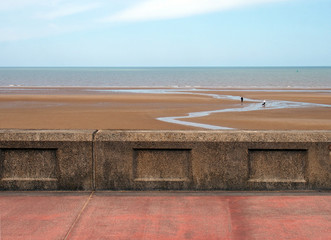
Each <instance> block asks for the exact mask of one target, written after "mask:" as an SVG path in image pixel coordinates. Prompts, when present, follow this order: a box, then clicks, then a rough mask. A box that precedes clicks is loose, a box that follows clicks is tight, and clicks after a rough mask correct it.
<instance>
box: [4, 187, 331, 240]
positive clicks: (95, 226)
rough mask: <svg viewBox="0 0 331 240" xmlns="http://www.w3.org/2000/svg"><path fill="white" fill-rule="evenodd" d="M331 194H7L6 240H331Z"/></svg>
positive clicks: (5, 214)
mask: <svg viewBox="0 0 331 240" xmlns="http://www.w3.org/2000/svg"><path fill="white" fill-rule="evenodd" d="M330 238H331V192H295V193H291V192H145V191H144V192H111V191H105V192H0V239H1V240H7V239H25V240H26V239H35V240H37V239H43V240H45V239H47V240H51V239H80V240H82V239H208V240H211V239H263V240H265V239H271V240H272V239H330Z"/></svg>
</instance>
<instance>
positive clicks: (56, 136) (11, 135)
mask: <svg viewBox="0 0 331 240" xmlns="http://www.w3.org/2000/svg"><path fill="white" fill-rule="evenodd" d="M95 131H96V130H24V129H17V130H16V129H6V130H5V129H0V141H31V142H34V141H36V142H37V141H48V142H56V141H62V142H63V141H71V142H80V141H83V142H85V141H89V142H91V141H93V135H94V133H95Z"/></svg>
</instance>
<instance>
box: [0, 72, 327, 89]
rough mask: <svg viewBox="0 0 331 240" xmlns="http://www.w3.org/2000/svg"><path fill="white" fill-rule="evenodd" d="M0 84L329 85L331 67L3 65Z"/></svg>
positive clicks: (3, 85) (238, 86)
mask: <svg viewBox="0 0 331 240" xmlns="http://www.w3.org/2000/svg"><path fill="white" fill-rule="evenodd" d="M0 86H1V87H6V86H26V87H37V86H41V87H48V86H67V87H69V86H76V87H79V86H82V87H92V86H95V87H172V88H186V87H194V88H198V87H207V88H218V87H220V88H331V67H42V68H37V67H27V68H17V67H8V68H7V67H2V68H0Z"/></svg>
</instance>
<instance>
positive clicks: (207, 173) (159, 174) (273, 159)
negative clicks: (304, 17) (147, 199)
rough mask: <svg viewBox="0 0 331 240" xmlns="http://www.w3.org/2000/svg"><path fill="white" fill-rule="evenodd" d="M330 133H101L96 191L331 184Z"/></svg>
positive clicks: (299, 187)
mask: <svg viewBox="0 0 331 240" xmlns="http://www.w3.org/2000/svg"><path fill="white" fill-rule="evenodd" d="M330 145H331V132H323V131H320V132H318V131H317V132H301V131H299V132H298V131H284V132H279V131H278V132H275V131H267V132H263V131H262V132H261V131H99V132H98V133H97V134H96V137H95V147H94V157H95V176H96V179H95V180H96V182H95V184H96V189H100V190H101V189H114V190H146V189H149V190H152V189H162V190H169V189H170V190H176V189H180V190H290V189H291V190H306V189H331V178H330V172H331V171H330V170H331V169H330V163H331V158H330Z"/></svg>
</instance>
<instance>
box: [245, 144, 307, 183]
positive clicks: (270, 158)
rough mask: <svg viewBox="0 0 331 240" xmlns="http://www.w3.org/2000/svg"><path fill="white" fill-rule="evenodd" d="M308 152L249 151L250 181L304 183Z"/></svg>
mask: <svg viewBox="0 0 331 240" xmlns="http://www.w3.org/2000/svg"><path fill="white" fill-rule="evenodd" d="M306 161H307V151H306V150H274V149H271V150H265V149H263V150H259V149H257V150H256V149H254V150H249V181H250V182H260V183H263V182H264V183H277V182H278V183H282V182H284V183H285V182H289V183H304V182H306V181H305V169H306Z"/></svg>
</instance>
